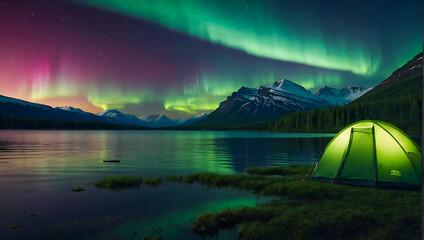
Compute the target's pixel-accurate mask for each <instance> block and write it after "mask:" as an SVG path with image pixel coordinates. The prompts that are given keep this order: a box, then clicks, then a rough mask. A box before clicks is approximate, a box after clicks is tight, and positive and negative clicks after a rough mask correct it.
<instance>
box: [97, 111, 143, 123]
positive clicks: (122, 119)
mask: <svg viewBox="0 0 424 240" xmlns="http://www.w3.org/2000/svg"><path fill="white" fill-rule="evenodd" d="M96 115H97V116H100V117H104V118H107V119H108V120H109V121H110V122H113V123H118V124H127V125H138V126H146V123H144V122H143V121H141V120H140V119H138V118H137V117H136V116H134V115H131V114H124V113H122V112H120V111H118V110H117V109H109V110H102V111H100V112H98V113H97V114H96Z"/></svg>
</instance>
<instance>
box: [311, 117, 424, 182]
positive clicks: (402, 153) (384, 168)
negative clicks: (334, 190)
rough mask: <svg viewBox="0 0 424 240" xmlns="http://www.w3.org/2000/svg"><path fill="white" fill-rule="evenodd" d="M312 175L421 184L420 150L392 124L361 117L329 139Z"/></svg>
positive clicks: (346, 179)
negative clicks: (361, 118) (360, 119)
mask: <svg viewBox="0 0 424 240" xmlns="http://www.w3.org/2000/svg"><path fill="white" fill-rule="evenodd" d="M312 179H317V180H324V181H331V182H333V183H345V184H355V185H366V186H420V185H421V179H422V157H421V150H420V147H419V146H418V145H417V144H416V143H415V142H414V141H413V140H412V139H411V138H409V136H408V135H406V134H405V133H404V132H403V131H402V130H400V129H398V128H396V127H395V126H393V125H391V124H388V123H386V122H382V121H374V120H363V121H359V122H356V123H353V124H351V125H349V126H347V127H346V128H344V129H343V130H342V131H340V132H339V133H338V134H337V135H336V136H335V137H334V138H333V139H332V140H331V141H330V143H329V144H328V145H327V147H326V148H325V152H324V154H323V155H322V157H321V159H320V161H319V162H318V164H317V165H316V168H315V170H314V173H313V174H312Z"/></svg>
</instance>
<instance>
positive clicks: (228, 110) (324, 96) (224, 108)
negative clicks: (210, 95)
mask: <svg viewBox="0 0 424 240" xmlns="http://www.w3.org/2000/svg"><path fill="white" fill-rule="evenodd" d="M366 91H368V89H363V88H362V87H354V88H343V89H340V90H338V89H334V88H329V87H325V88H322V89H320V91H319V92H318V93H316V94H313V93H311V92H310V91H308V90H306V89H305V88H304V87H302V86H300V85H298V84H296V83H294V82H292V81H289V80H287V79H284V80H281V81H277V82H275V83H274V84H273V85H271V86H268V85H264V86H260V87H257V88H246V87H242V88H240V89H239V90H238V91H237V92H234V93H233V94H232V95H231V96H229V97H227V100H226V101H224V102H221V104H220V105H219V107H218V108H217V109H216V110H215V111H214V112H212V113H211V114H209V116H207V117H205V118H204V119H202V120H201V121H199V122H198V123H197V124H194V126H200V127H202V126H205V127H209V126H218V127H219V126H231V125H237V124H243V123H249V122H259V121H267V120H273V119H278V118H280V117H283V116H285V115H286V114H288V113H292V112H296V111H305V110H309V109H314V108H325V107H329V106H333V105H336V104H338V105H343V104H346V103H348V102H350V101H352V100H354V99H355V98H356V97H358V96H360V95H362V94H363V93H365V92H366Z"/></svg>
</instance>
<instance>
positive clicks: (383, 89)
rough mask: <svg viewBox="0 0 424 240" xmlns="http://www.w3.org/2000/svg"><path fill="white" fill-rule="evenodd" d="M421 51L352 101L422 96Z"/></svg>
mask: <svg viewBox="0 0 424 240" xmlns="http://www.w3.org/2000/svg"><path fill="white" fill-rule="evenodd" d="M422 78H423V53H419V54H417V55H416V56H415V57H414V58H413V59H411V60H410V61H409V62H407V63H406V64H405V65H403V66H402V67H400V68H398V69H397V70H396V71H394V72H393V73H392V74H391V75H390V76H389V77H388V78H387V79H386V80H384V81H383V82H382V83H380V84H379V85H378V86H377V87H375V88H373V89H372V90H371V91H369V92H367V93H366V94H364V95H363V96H362V97H360V98H358V99H356V100H355V101H354V102H355V103H359V102H370V101H377V100H381V99H388V100H389V99H395V98H406V97H408V96H409V97H413V98H422V86H423V83H422Z"/></svg>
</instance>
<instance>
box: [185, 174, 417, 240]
mask: <svg viewBox="0 0 424 240" xmlns="http://www.w3.org/2000/svg"><path fill="white" fill-rule="evenodd" d="M308 169H309V168H308V167H299V168H298V169H295V170H294V171H293V168H292V167H289V168H287V169H284V168H281V167H277V168H274V169H272V168H265V169H254V170H248V171H249V172H250V173H252V174H253V173H254V175H242V174H239V175H220V174H213V173H205V172H203V173H196V174H190V175H188V176H186V178H185V179H184V181H185V182H198V183H200V184H202V185H204V186H206V187H231V188H236V189H244V190H250V191H252V192H255V193H258V194H262V195H273V196H281V198H279V199H277V200H274V201H271V202H270V203H267V204H264V205H261V206H257V207H241V208H235V209H224V210H222V211H220V212H206V213H201V214H199V215H198V216H197V217H196V218H195V219H194V220H193V223H192V229H193V231H194V232H195V233H197V234H200V235H203V236H206V235H215V234H217V233H218V232H219V230H221V229H228V228H234V227H235V226H236V225H240V232H239V234H240V239H317V238H319V239H419V238H420V216H421V214H420V213H421V207H420V198H421V193H420V192H419V191H410V190H402V189H382V188H368V187H359V186H348V185H339V184H330V183H323V182H315V181H302V178H303V177H304V176H305V174H306V172H307V171H308ZM259 174H260V175H259ZM276 175H280V176H276Z"/></svg>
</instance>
